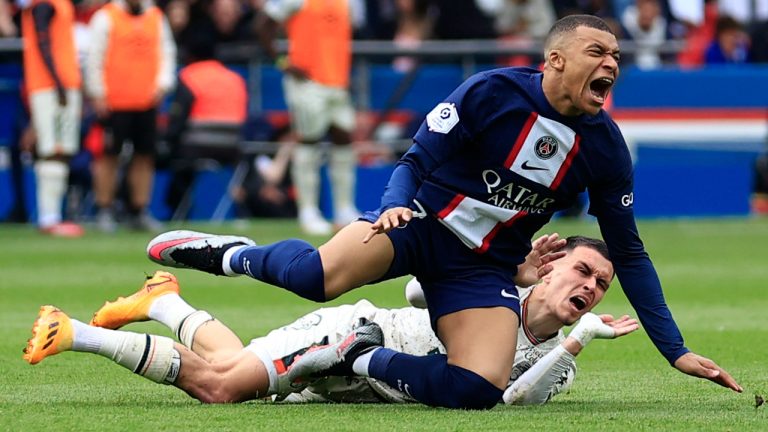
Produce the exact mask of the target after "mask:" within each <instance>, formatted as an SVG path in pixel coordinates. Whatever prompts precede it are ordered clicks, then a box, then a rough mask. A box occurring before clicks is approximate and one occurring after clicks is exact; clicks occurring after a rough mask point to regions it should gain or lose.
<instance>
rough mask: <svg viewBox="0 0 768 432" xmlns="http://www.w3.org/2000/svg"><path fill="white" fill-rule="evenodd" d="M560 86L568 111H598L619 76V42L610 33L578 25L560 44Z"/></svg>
mask: <svg viewBox="0 0 768 432" xmlns="http://www.w3.org/2000/svg"><path fill="white" fill-rule="evenodd" d="M562 55H563V57H564V59H563V60H564V63H563V71H562V72H563V89H564V91H565V92H566V93H567V98H568V100H569V101H570V102H571V105H572V107H571V109H572V112H571V114H581V113H588V114H592V115H594V114H597V113H598V112H600V109H601V108H602V107H603V104H605V101H606V99H607V98H608V94H609V93H610V91H611V89H612V88H613V85H614V83H615V82H616V79H617V78H618V76H619V43H618V42H617V41H616V37H615V36H614V35H612V34H611V33H608V32H604V31H602V30H598V29H595V28H591V27H579V28H577V29H576V30H575V31H574V32H573V35H572V37H571V38H569V40H568V41H566V43H565V44H564V45H563V48H562Z"/></svg>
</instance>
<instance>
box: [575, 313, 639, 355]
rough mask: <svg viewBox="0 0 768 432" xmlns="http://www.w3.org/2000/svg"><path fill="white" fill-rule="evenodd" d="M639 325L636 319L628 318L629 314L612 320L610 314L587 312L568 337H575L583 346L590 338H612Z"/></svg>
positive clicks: (631, 330)
mask: <svg viewBox="0 0 768 432" xmlns="http://www.w3.org/2000/svg"><path fill="white" fill-rule="evenodd" d="M639 327H640V325H639V324H638V323H637V320H636V319H634V318H630V317H629V315H624V316H623V317H621V318H619V319H618V320H614V319H613V317H612V316H611V315H601V316H597V315H595V314H593V313H592V312H587V313H585V314H584V316H582V317H581V319H580V320H579V323H578V324H576V326H575V327H574V328H573V330H571V332H570V333H569V334H568V337H569V338H573V339H575V340H576V341H577V342H578V343H579V345H581V346H582V348H583V347H585V346H587V344H588V343H589V342H591V341H592V339H614V338H617V337H619V336H624V335H626V334H629V333H632V332H633V331H635V330H637V329H638V328H639Z"/></svg>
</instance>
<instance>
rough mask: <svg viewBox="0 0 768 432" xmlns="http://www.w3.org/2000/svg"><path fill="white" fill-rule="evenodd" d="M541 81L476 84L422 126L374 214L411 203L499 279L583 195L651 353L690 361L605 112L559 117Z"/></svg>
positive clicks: (510, 78) (538, 76) (494, 73)
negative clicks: (499, 268) (493, 268)
mask: <svg viewBox="0 0 768 432" xmlns="http://www.w3.org/2000/svg"><path fill="white" fill-rule="evenodd" d="M542 77H543V75H542V73H541V72H539V71H536V70H533V69H527V68H504V69H496V70H491V71H486V72H482V73H479V74H476V75H474V76H473V77H471V78H469V79H468V80H467V81H465V82H464V83H463V84H462V85H461V86H459V87H458V88H457V89H456V90H455V91H454V92H453V93H452V94H451V95H450V96H448V98H447V99H446V100H445V101H444V102H442V103H440V104H438V105H437V107H435V109H434V110H432V111H431V112H430V113H429V114H428V115H427V118H426V120H425V121H424V123H423V124H422V125H421V128H420V129H419V131H418V132H417V133H416V136H415V137H414V145H413V146H412V147H411V149H410V150H409V151H408V153H406V154H405V155H404V156H403V158H402V159H401V160H400V161H399V162H398V164H397V166H396V168H395V171H394V173H393V174H392V178H391V179H390V182H389V184H388V185H387V189H386V191H385V193H384V196H383V198H382V203H381V210H386V209H388V208H393V207H409V206H411V203H412V201H413V200H414V199H415V200H416V201H418V202H419V203H420V204H421V205H422V206H423V207H424V209H425V210H426V211H427V212H429V213H431V214H432V215H434V216H435V217H437V218H438V220H439V221H440V222H441V223H443V224H444V225H445V226H446V227H447V228H448V229H449V230H451V232H453V234H455V235H456V236H457V237H458V238H459V240H461V241H462V242H463V243H464V244H465V245H466V246H467V247H468V248H470V249H472V250H474V251H475V252H476V253H478V254H482V255H483V256H485V257H487V260H488V261H489V262H494V263H496V264H498V265H503V266H505V267H508V266H510V265H517V264H519V263H522V262H523V261H524V260H525V256H526V255H527V254H528V252H529V251H530V248H531V238H532V237H533V235H534V234H536V232H538V231H539V230H540V229H541V228H542V227H543V226H544V225H545V224H546V223H547V222H549V220H550V219H551V218H552V215H553V214H554V213H556V212H557V211H559V210H563V209H566V208H569V207H571V206H572V205H573V204H574V202H575V201H576V198H577V195H578V194H579V193H580V192H583V191H585V190H588V191H589V197H590V209H589V212H590V214H592V215H594V216H596V217H597V220H598V222H599V224H600V229H601V232H602V235H603V239H604V240H605V242H606V243H607V244H608V248H609V251H610V255H611V260H612V261H613V265H614V268H615V270H616V274H617V276H618V278H619V281H620V282H621V285H622V287H623V288H624V291H625V293H626V295H627V298H628V299H629V301H630V303H632V306H633V307H634V308H635V310H636V311H637V315H638V318H639V319H640V321H641V322H642V323H643V326H644V327H645V329H646V331H647V332H648V334H649V336H650V337H651V339H652V340H653V342H654V343H655V344H656V347H657V348H658V349H659V350H660V351H661V353H662V354H663V355H664V356H665V357H666V358H667V360H668V361H670V362H673V361H674V360H676V359H677V358H678V357H679V356H681V355H682V354H684V353H686V352H687V351H688V350H687V349H686V348H685V347H684V345H683V339H682V336H681V335H680V331H679V330H678V328H677V325H676V324H675V322H674V320H673V318H672V316H671V313H670V312H669V309H668V308H667V305H666V302H665V300H664V296H663V294H662V290H661V284H660V282H659V279H658V276H657V275H656V271H655V269H654V268H653V264H652V263H651V261H650V259H649V258H648V254H647V253H646V252H645V249H644V247H643V243H642V241H641V240H640V237H639V235H638V233H637V227H636V225H635V220H634V213H633V209H632V203H633V200H634V197H633V193H632V188H633V180H632V179H633V168H632V160H631V158H630V154H629V151H628V149H627V146H626V143H625V142H624V138H623V137H622V135H621V132H620V130H619V128H618V126H617V125H616V124H615V123H614V122H613V120H612V119H611V118H610V117H609V116H608V114H607V113H606V112H605V111H600V112H599V113H598V114H597V115H594V116H592V115H588V114H583V115H580V116H572V117H566V116H563V115H561V114H559V113H558V112H557V111H555V109H554V108H552V106H551V105H550V104H549V102H548V101H547V100H546V98H545V96H544V92H543V90H542V85H541V83H542Z"/></svg>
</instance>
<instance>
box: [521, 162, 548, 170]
mask: <svg viewBox="0 0 768 432" xmlns="http://www.w3.org/2000/svg"><path fill="white" fill-rule="evenodd" d="M522 167H523V169H524V170H528V171H549V169H548V168H542V167H537V166H533V165H528V161H525V162H523V166H522Z"/></svg>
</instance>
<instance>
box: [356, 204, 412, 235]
mask: <svg viewBox="0 0 768 432" xmlns="http://www.w3.org/2000/svg"><path fill="white" fill-rule="evenodd" d="M411 219H413V210H411V209H409V208H408V207H395V208H391V209H389V210H386V211H385V212H384V213H382V214H381V216H379V219H378V220H377V221H376V222H375V223H374V224H373V225H371V230H370V231H368V234H366V235H365V237H364V238H363V243H368V242H369V241H370V240H371V239H372V238H373V236H375V235H376V234H384V233H388V232H390V231H392V230H393V229H395V228H397V227H401V226H404V225H405V224H407V223H408V222H410V221H411Z"/></svg>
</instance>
